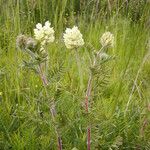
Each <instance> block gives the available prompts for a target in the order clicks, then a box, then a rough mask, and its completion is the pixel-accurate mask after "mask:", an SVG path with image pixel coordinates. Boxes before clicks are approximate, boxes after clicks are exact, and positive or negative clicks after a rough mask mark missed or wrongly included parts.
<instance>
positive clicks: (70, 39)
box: [63, 26, 84, 49]
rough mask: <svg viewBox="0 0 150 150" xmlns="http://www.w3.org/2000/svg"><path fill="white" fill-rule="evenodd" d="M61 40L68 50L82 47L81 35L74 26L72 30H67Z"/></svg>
mask: <svg viewBox="0 0 150 150" xmlns="http://www.w3.org/2000/svg"><path fill="white" fill-rule="evenodd" d="M63 39H64V42H65V45H66V47H67V48H68V49H73V48H78V47H80V46H83V45H84V40H83V38H82V34H81V33H80V31H79V29H78V27H76V26H74V27H73V28H72V29H70V28H67V29H66V31H65V33H64V35H63Z"/></svg>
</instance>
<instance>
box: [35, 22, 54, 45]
mask: <svg viewBox="0 0 150 150" xmlns="http://www.w3.org/2000/svg"><path fill="white" fill-rule="evenodd" d="M54 32H55V31H54V29H53V27H51V23H50V22H49V21H46V22H45V25H44V26H42V24H40V23H38V24H37V25H36V28H35V29H34V37H35V39H36V40H38V41H39V42H41V45H45V44H48V43H52V42H54V40H55V37H54Z"/></svg>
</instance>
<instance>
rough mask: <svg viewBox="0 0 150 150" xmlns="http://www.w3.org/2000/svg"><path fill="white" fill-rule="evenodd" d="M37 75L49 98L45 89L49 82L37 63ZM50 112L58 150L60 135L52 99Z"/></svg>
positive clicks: (60, 148) (59, 148) (60, 143)
mask: <svg viewBox="0 0 150 150" xmlns="http://www.w3.org/2000/svg"><path fill="white" fill-rule="evenodd" d="M39 75H40V78H41V80H42V83H43V85H44V88H45V92H46V96H47V98H49V94H48V89H47V86H48V84H49V82H48V80H47V77H46V75H45V74H44V73H43V71H42V67H41V65H39ZM50 112H51V116H52V119H53V122H54V127H55V132H56V135H57V144H58V150H62V140H61V136H60V134H59V132H58V128H57V126H56V125H55V122H56V119H55V118H56V108H55V103H54V101H52V103H51V104H50Z"/></svg>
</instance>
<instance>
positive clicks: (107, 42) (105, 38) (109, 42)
mask: <svg viewBox="0 0 150 150" xmlns="http://www.w3.org/2000/svg"><path fill="white" fill-rule="evenodd" d="M100 43H101V44H102V46H103V47H105V46H110V47H113V46H114V35H113V34H112V33H110V32H105V33H104V34H103V35H102V37H101V38H100Z"/></svg>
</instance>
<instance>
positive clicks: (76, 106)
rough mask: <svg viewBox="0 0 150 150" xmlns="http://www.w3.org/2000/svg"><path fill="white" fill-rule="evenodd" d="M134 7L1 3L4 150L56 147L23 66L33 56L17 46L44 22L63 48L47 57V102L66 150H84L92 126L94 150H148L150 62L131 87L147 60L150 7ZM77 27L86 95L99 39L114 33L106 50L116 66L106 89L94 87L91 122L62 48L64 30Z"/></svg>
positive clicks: (0, 135)
mask: <svg viewBox="0 0 150 150" xmlns="http://www.w3.org/2000/svg"><path fill="white" fill-rule="evenodd" d="M134 2H137V1H134ZM134 2H133V1H129V3H128V5H127V4H126V3H124V1H117V3H114V4H112V3H111V1H110V4H109V3H108V1H96V0H95V1H94V0H93V1H88V0H87V1H86V0H84V1H80V2H79V1H77V0H72V1H69V0H61V1H59V0H51V1H47V0H43V1H41V0H22V1H19V0H11V1H9V0H5V1H4V0H0V7H1V9H0V149H2V150H3V149H4V150H8V149H13V150H21V149H22V150H23V149H31V150H32V149H35V150H37V149H43V150H46V149H51V150H55V149H56V147H57V143H56V134H55V131H54V130H53V122H52V119H51V116H50V113H49V102H48V101H47V100H46V98H45V93H44V90H43V85H42V82H41V80H40V79H39V77H38V76H37V75H36V74H35V73H33V72H32V71H29V70H28V69H26V68H24V67H23V65H22V61H23V60H24V59H28V56H26V55H25V54H23V53H22V52H20V51H17V50H16V46H15V45H16V43H15V40H16V36H17V35H18V34H20V33H24V34H28V35H32V34H33V28H34V27H35V24H36V23H38V22H45V21H46V20H50V21H51V23H52V25H53V26H54V28H55V31H56V38H57V40H56V41H57V42H58V44H57V43H55V44H53V45H51V46H50V47H49V50H48V52H49V56H50V64H49V66H50V68H49V78H50V79H51V80H50V83H51V85H52V88H51V89H49V94H50V96H51V97H54V98H55V99H56V109H57V113H58V115H57V122H58V124H56V125H57V126H58V128H59V129H60V131H61V134H62V135H61V136H62V141H63V149H64V150H70V149H73V148H75V147H76V148H77V149H79V150H84V149H86V127H87V122H88V119H89V120H90V122H91V126H92V131H91V137H92V141H91V146H92V148H91V149H92V150H96V149H97V150H100V149H117V148H118V149H141V150H144V149H145V150H149V149H150V140H149V139H150V132H149V130H150V124H149V122H150V120H149V114H150V108H149V107H150V101H149V98H150V93H149V90H150V77H149V74H150V69H149V68H150V62H149V58H148V59H147V60H146V61H145V63H144V64H143V65H142V68H141V71H140V73H139V75H138V78H137V80H136V83H135V82H134V81H135V78H136V76H137V73H138V70H139V68H140V66H141V64H142V62H143V59H144V57H145V55H147V53H148V48H147V42H148V39H149V36H150V32H149V27H150V26H149V24H148V17H149V11H150V9H149V7H150V4H149V3H148V1H147V3H146V4H145V3H144V1H138V3H136V4H135V3H134ZM125 6H126V7H125ZM139 8H140V9H139ZM141 8H143V9H142V10H141ZM135 11H137V12H135ZM125 12H126V13H125ZM74 24H75V25H78V26H79V27H80V29H81V31H82V33H83V37H84V39H85V42H86V47H85V48H81V49H80V50H79V55H80V58H81V67H82V73H83V74H82V75H83V83H84V87H86V85H87V82H88V78H89V71H88V68H87V66H89V58H90V57H91V53H92V51H94V50H95V51H98V50H99V48H100V43H99V37H100V36H101V35H102V33H103V32H104V31H111V32H112V33H113V34H114V36H115V41H116V45H115V47H114V48H113V49H109V50H108V54H109V55H113V56H115V59H114V60H113V61H112V62H111V63H108V64H107V66H106V67H107V68H106V70H107V74H103V77H104V79H105V80H106V82H104V84H103V83H99V82H97V80H98V79H97V80H95V82H94V83H93V84H94V86H93V89H92V93H91V95H92V98H93V102H92V108H93V109H92V110H91V113H90V115H89V116H88V117H89V118H88V119H87V117H86V114H85V113H84V108H83V106H82V103H83V102H84V95H85V91H86V88H84V89H83V90H80V78H79V76H78V69H77V65H76V61H75V60H76V58H75V55H74V51H70V50H67V49H66V48H65V46H64V44H63V42H62V32H63V31H64V29H65V27H68V26H69V27H70V26H73V25H74ZM133 86H135V88H134V90H133V92H132V89H133ZM131 94H132V97H131V99H130V96H131ZM129 99H130V103H129V105H128V108H127V104H128V101H129ZM126 108H127V109H126Z"/></svg>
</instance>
